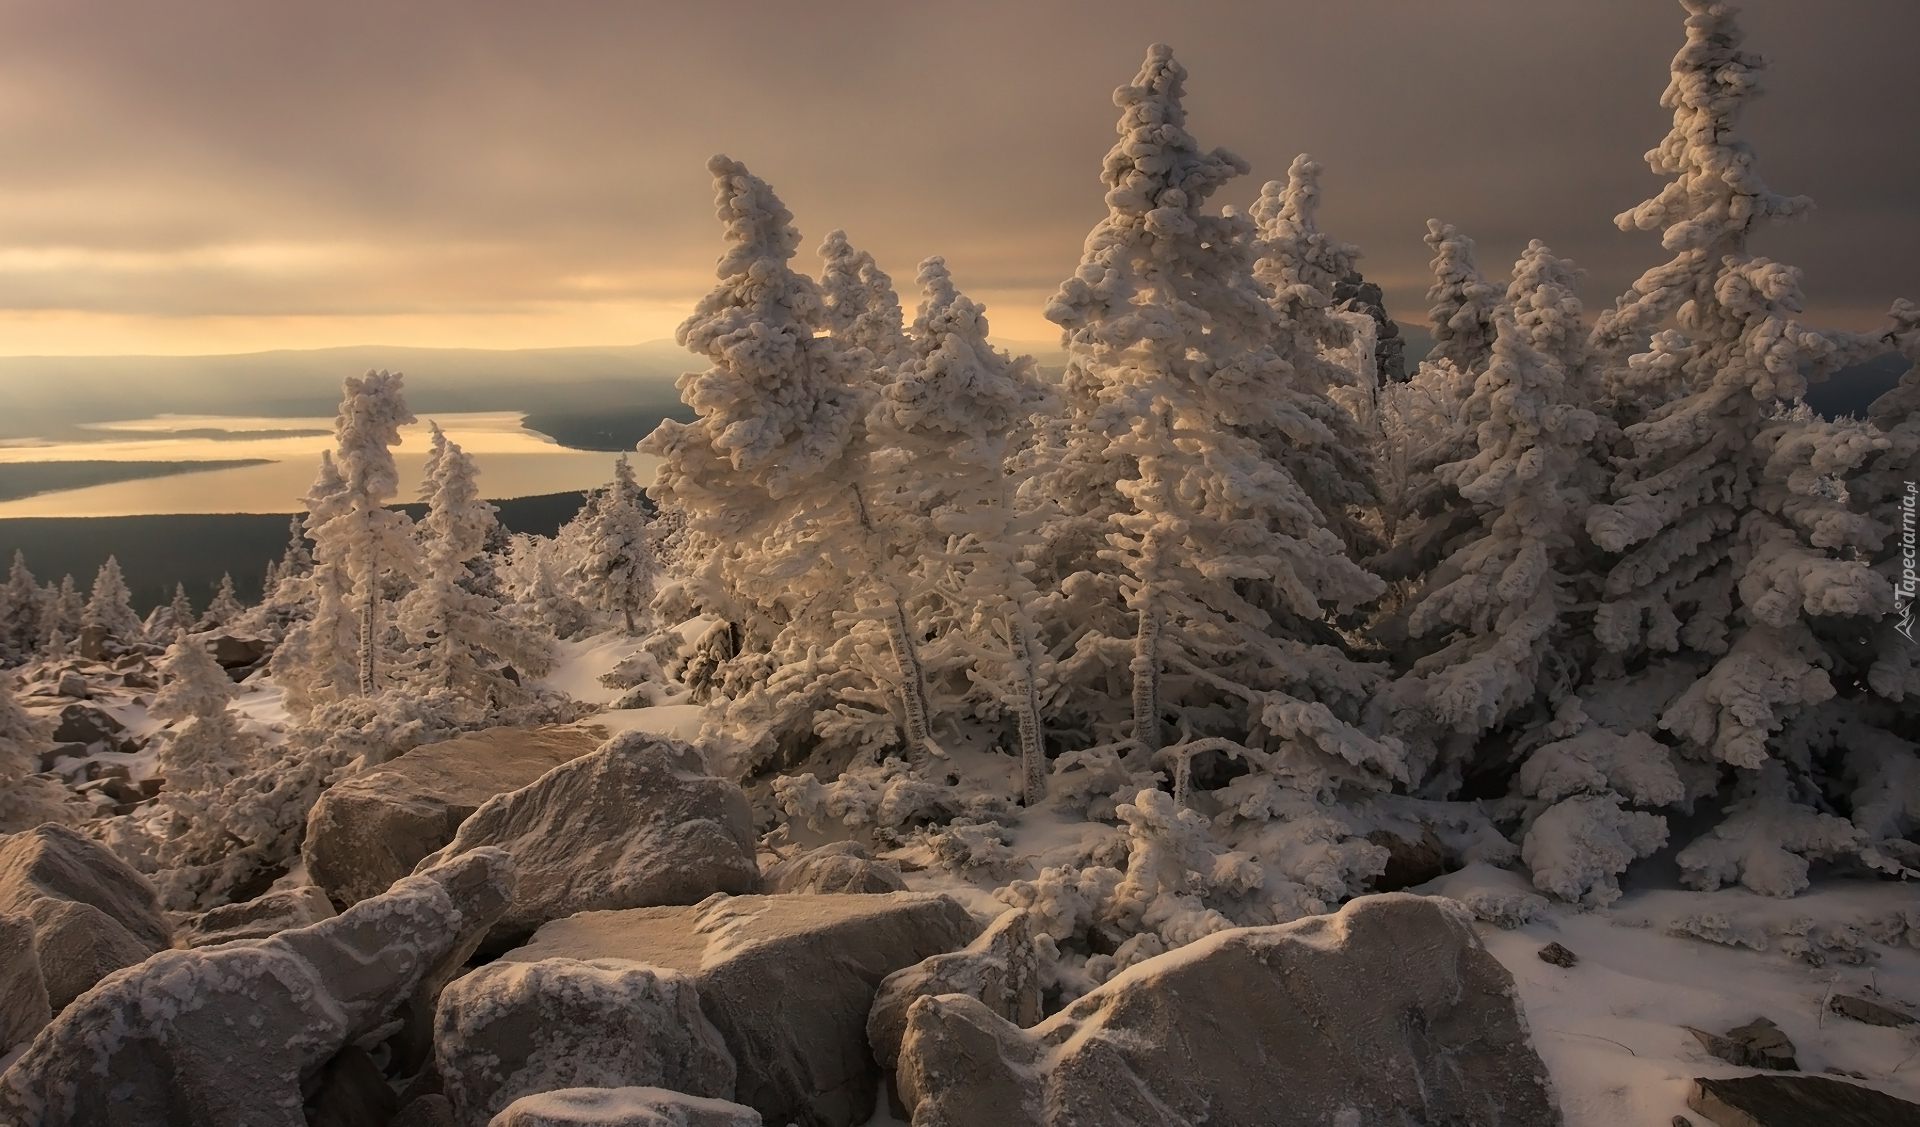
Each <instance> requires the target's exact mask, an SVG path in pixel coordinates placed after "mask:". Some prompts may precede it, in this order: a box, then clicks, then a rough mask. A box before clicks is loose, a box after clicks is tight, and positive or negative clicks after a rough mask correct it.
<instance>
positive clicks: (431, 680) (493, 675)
mask: <svg viewBox="0 0 1920 1127" xmlns="http://www.w3.org/2000/svg"><path fill="white" fill-rule="evenodd" d="M434 433H435V435H436V436H439V428H438V427H435V428H434ZM430 464H431V465H432V467H433V477H432V479H431V483H430V484H431V486H432V488H431V492H430V493H428V495H427V515H426V516H425V518H423V519H422V521H421V523H420V529H421V532H422V533H423V535H424V536H425V544H424V546H423V547H424V555H425V559H424V566H423V567H422V568H421V569H420V574H419V582H418V583H417V584H416V585H415V587H414V589H413V590H412V591H411V592H410V593H409V594H408V595H407V598H406V600H405V602H403V603H402V604H401V606H400V612H399V620H400V626H401V629H402V630H403V631H405V633H406V636H407V639H408V640H409V641H410V642H412V643H413V644H414V645H416V646H418V647H419V649H420V653H421V656H420V658H419V666H418V668H417V669H416V670H415V672H414V674H413V676H414V677H415V678H416V679H417V680H418V682H419V683H420V684H422V685H424V686H426V687H428V688H433V689H447V690H453V691H455V692H457V693H459V694H461V695H462V696H464V697H465V698H467V699H469V700H471V701H474V702H476V703H480V704H497V703H502V702H504V701H506V700H508V699H510V698H518V697H519V696H520V695H521V693H520V691H519V685H518V683H517V682H516V681H514V680H512V679H509V678H508V676H507V675H506V673H505V671H504V670H503V668H502V666H511V667H512V668H513V669H514V670H515V672H516V673H524V674H527V675H530V676H536V677H537V676H540V675H541V674H544V673H545V672H546V671H547V668H548V666H549V665H550V663H551V638H550V636H549V635H547V634H546V633H544V632H543V631H541V630H539V629H537V628H534V627H532V626H530V625H529V624H528V623H526V622H525V621H523V620H522V619H521V618H520V617H519V616H517V615H513V614H508V613H505V612H503V609H502V608H501V606H500V603H499V600H497V599H494V598H491V597H489V596H487V595H483V594H480V593H478V592H476V591H474V590H472V589H471V586H472V581H473V572H472V570H471V567H470V562H471V561H472V560H474V559H475V558H477V557H479V556H480V555H481V554H482V553H483V552H484V551H485V550H486V543H487V537H488V533H489V531H490V530H491V529H492V528H493V527H494V525H495V524H496V523H497V522H496V521H495V519H494V509H493V506H492V505H489V504H488V503H487V502H486V501H484V500H482V499H481V498H480V488H479V482H478V476H479V471H478V470H477V469H476V467H475V466H474V462H473V457H472V455H470V454H468V453H467V452H466V451H464V450H462V449H461V448H460V445H459V443H456V442H449V441H447V440H446V439H445V438H444V437H443V436H442V437H439V438H438V441H436V443H435V450H434V456H433V457H432V458H431V459H430Z"/></svg>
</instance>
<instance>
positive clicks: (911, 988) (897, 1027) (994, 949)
mask: <svg viewBox="0 0 1920 1127" xmlns="http://www.w3.org/2000/svg"><path fill="white" fill-rule="evenodd" d="M1040 959H1041V955H1040V949H1039V947H1038V946H1037V945H1035V943H1034V927H1033V919H1032V916H1031V914H1030V913H1028V912H1027V910H1026V909H1024V908H1018V909H1014V910H1013V911H1010V912H1003V913H1001V915H1000V918H999V919H997V920H995V921H993V924H992V926H990V927H988V928H987V930H986V931H984V932H982V933H981V935H980V938H978V939H976V940H974V941H973V942H972V943H970V944H968V945H967V947H966V949H964V950H961V951H954V952H951V953H949V954H945V955H935V956H933V957H932V958H930V959H926V960H924V961H922V962H920V963H917V964H915V965H913V966H910V967H907V968H906V969H905V970H897V971H894V972H893V973H892V974H890V975H888V976H887V978H886V981H884V982H882V983H881V984H880V991H879V993H878V994H876V995H875V996H874V999H873V1009H871V1010H870V1011H868V1013H867V1043H868V1044H869V1045H870V1046H872V1048H873V1059H874V1060H876V1061H878V1062H880V1067H881V1068H883V1069H887V1070H889V1071H891V1070H892V1068H893V1066H894V1062H895V1061H896V1060H897V1059H898V1057H899V1055H900V1038H901V1036H902V1035H904V1034H905V1033H906V1031H907V1011H908V1010H909V1009H910V1008H912V1006H913V1003H915V1002H916V1001H919V1000H920V999H921V998H928V997H933V996H936V995H940V994H965V995H967V996H968V997H970V998H973V999H975V1000H976V1001H979V1002H980V1003H982V1004H983V1005H985V1006H986V1007H987V1009H989V1010H991V1011H993V1012H994V1013H995V1014H998V1015H999V1016H1000V1017H1002V1018H1005V1019H1006V1020H1008V1021H1010V1022H1012V1023H1013V1024H1015V1025H1016V1026H1019V1027H1021V1028H1025V1027H1027V1026H1029V1025H1033V1024H1034V1023H1036V1022H1038V1021H1039V1020H1040V1016H1041V1008H1040V1007H1041V1001H1042V999H1041V991H1042V989H1043V988H1044V986H1045V983H1044V982H1043V981H1042V967H1041V963H1040Z"/></svg>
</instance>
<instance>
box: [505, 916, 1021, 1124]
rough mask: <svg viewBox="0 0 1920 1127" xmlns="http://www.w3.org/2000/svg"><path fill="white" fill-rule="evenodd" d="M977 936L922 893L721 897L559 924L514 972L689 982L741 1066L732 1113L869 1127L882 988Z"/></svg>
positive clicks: (966, 920) (539, 937)
mask: <svg viewBox="0 0 1920 1127" xmlns="http://www.w3.org/2000/svg"><path fill="white" fill-rule="evenodd" d="M977 931H978V925H977V924H975V923H974V921H973V918H972V917H971V916H969V915H968V914H967V912H966V910H965V909H963V908H962V907H961V906H960V905H959V904H958V903H957V902H955V901H954V900H952V899H951V898H949V897H946V896H936V895H930V894H926V893H913V892H895V893H890V894H887V895H879V896H810V895H809V896H735V897H725V896H716V897H713V898H712V899H710V900H708V901H706V902H704V903H702V904H700V905H698V906H696V907H691V908H639V909H633V910H629V911H621V912H586V913H582V914H580V915H576V916H571V917H569V918H567V919H562V920H556V921H554V922H552V923H550V924H547V925H546V926H545V927H543V928H541V929H540V931H539V932H538V933H537V934H535V936H534V938H533V941H532V942H531V943H529V944H527V945H526V946H525V947H522V948H519V949H518V950H514V951H510V952H508V953H507V954H506V955H505V956H504V958H506V959H509V960H516V961H523V962H532V961H536V960H540V959H549V958H570V959H583V960H586V959H606V958H612V959H629V960H632V961H634V962H640V963H648V964H651V965H653V966H657V967H670V968H673V969H676V970H679V971H682V972H684V973H686V974H687V975H688V976H689V977H691V978H692V979H693V981H694V984H695V986H696V987H697V988H698V990H699V996H700V1008H701V1010H702V1012H704V1013H705V1014H706V1015H707V1019H708V1020H709V1021H711V1022H713V1024H714V1027H715V1028H716V1029H718V1030H719V1031H720V1035H721V1037H722V1039H723V1040H725V1042H726V1044H727V1048H728V1050H729V1051H730V1052H731V1053H732V1054H733V1059H734V1062H735V1063H736V1064H737V1065H738V1066H739V1079H738V1081H737V1086H736V1091H735V1095H734V1098H735V1099H736V1100H738V1101H739V1102H741V1103H743V1104H746V1105H747V1106H749V1107H751V1108H753V1109H754V1110H755V1111H757V1112H759V1113H760V1114H761V1115H762V1116H764V1117H765V1118H766V1121H767V1122H768V1123H777V1124H782V1125H785V1124H787V1123H798V1124H800V1125H801V1127H828V1125H830V1127H848V1125H850V1124H856V1123H865V1122H866V1121H867V1119H868V1118H869V1117H870V1116H871V1115H872V1114H873V1098H874V1092H875V1081H876V1080H878V1079H879V1074H878V1072H877V1071H876V1070H875V1067H874V1064H873V1058H872V1054H871V1053H870V1052H869V1051H868V1048H867V1039H866V1024H867V1015H868V1012H869V1011H870V1010H871V1008H872V1005H873V998H874V994H875V992H876V991H877V990H878V989H879V986H880V983H881V982H882V981H884V980H885V979H886V977H887V976H888V975H890V974H892V973H893V972H895V971H897V970H900V969H902V968H904V967H910V966H913V965H915V964H917V963H919V962H921V961H922V960H924V959H926V958H927V957H929V956H931V955H936V954H941V953H943V952H947V951H955V950H958V949H960V948H962V947H964V946H966V944H967V943H968V942H969V941H971V940H972V939H973V938H974V937H975V934H976V933H977ZM983 1122H984V1121H983Z"/></svg>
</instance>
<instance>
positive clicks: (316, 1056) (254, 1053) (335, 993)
mask: <svg viewBox="0 0 1920 1127" xmlns="http://www.w3.org/2000/svg"><path fill="white" fill-rule="evenodd" d="M512 876H513V872H512V862H511V861H510V860H509V859H508V858H507V856H506V855H505V854H503V853H501V852H499V851H498V850H481V851H476V852H473V853H469V854H466V855H464V856H462V857H459V858H457V859H455V860H453V861H450V862H448V863H447V864H445V865H442V866H439V867H437V868H435V869H433V870H431V871H429V872H427V873H424V874H421V875H420V876H417V877H413V878H410V879H407V880H404V881H402V882H400V883H399V884H397V885H395V886H394V887H393V889H392V890H390V891H389V892H387V893H386V894H385V895H383V896H378V897H375V898H373V899H370V900H365V901H362V902H361V903H359V904H357V905H355V906H354V907H353V908H352V909H351V910H349V911H347V912H345V913H343V914H341V915H339V916H336V917H334V918H332V919H329V920H324V921H322V922H320V923H317V924H314V925H313V926H311V927H306V928H300V929H297V930H294V931H287V932H282V933H281V934H279V935H276V936H274V937H273V938H271V939H258V940H244V941H241V942H237V943H229V944H225V945H222V946H219V947H210V948H202V949H200V950H195V951H163V952H161V953H160V954H158V955H155V956H154V957H153V958H151V959H149V960H147V961H146V962H145V963H143V964H141V965H140V966H138V967H135V968H131V969H128V970H125V971H121V972H120V973H118V974H115V975H112V976H110V977H109V978H108V979H107V980H106V981H104V982H102V983H101V984H100V985H99V986H98V987H96V988H95V989H94V990H92V991H90V992H89V993H87V994H86V995H84V996H83V997H81V998H80V999H79V1000H78V1001H77V1002H75V1003H74V1004H73V1005H72V1006H70V1007H69V1008H68V1009H67V1010H66V1012H65V1013H63V1014H61V1015H60V1016H59V1017H58V1018H56V1019H55V1020H54V1022H53V1023H52V1024H51V1025H49V1026H47V1028H46V1029H44V1030H42V1031H41V1032H40V1035H39V1036H37V1037H35V1038H34V1040H33V1043H32V1044H31V1045H29V1046H28V1047H27V1049H26V1051H25V1052H24V1053H23V1054H21V1056H20V1057H19V1059H18V1060H16V1061H15V1062H14V1063H13V1065H12V1067H10V1068H8V1069H7V1071H6V1072H5V1073H4V1074H0V1122H7V1121H12V1122H20V1123H33V1124H36V1125H39V1127H68V1125H71V1127H117V1125H128V1127H131V1125H134V1124H152V1123H191V1124H194V1127H242V1125H245V1127H303V1125H304V1124H306V1123H307V1122H308V1118H307V1117H308V1116H309V1115H310V1114H318V1113H319V1112H321V1111H323V1110H325V1109H321V1108H316V1107H313V1106H309V1105H308V1103H307V1100H306V1094H308V1093H318V1092H325V1091H333V1092H334V1093H335V1095H336V1097H337V1099H336V1104H335V1108H336V1111H338V1112H339V1113H340V1114H355V1112H354V1111H353V1109H354V1108H362V1109H364V1107H365V1106H366V1104H367V1100H368V1098H369V1097H370V1096H377V1095H378V1093H377V1092H374V1091H373V1090H372V1089H371V1088H370V1087H368V1085H366V1084H365V1083H364V1081H365V1073H366V1062H363V1061H357V1060H355V1061H348V1062H345V1063H341V1064H336V1058H338V1057H340V1056H341V1054H342V1053H343V1051H345V1050H347V1049H348V1048H349V1047H352V1046H359V1047H360V1048H365V1047H366V1046H368V1045H377V1044H378V1043H379V1042H380V1041H381V1040H383V1039H384V1038H385V1037H386V1036H387V1034H388V1033H389V1032H391V1031H392V1029H393V1028H394V1021H395V1020H396V1017H397V1016H398V1015H401V1014H403V1013H404V1011H405V1010H406V1009H407V1007H409V1006H416V1007H417V1006H419V1005H420V1004H421V1001H422V998H423V996H424V995H426V994H430V993H431V992H432V991H433V990H434V989H435V988H436V984H437V983H439V982H443V981H444V980H445V978H446V977H447V976H449V975H450V974H451V973H453V971H455V970H457V969H458V968H459V967H460V966H461V964H463V963H464V962H465V961H466V959H467V958H468V957H469V956H470V955H471V954H472V952H473V948H474V946H475V944H477V943H478V941H479V939H480V936H481V935H482V934H484V932H485V931H486V928H487V926H488V925H489V924H490V923H491V922H492V920H493V919H494V918H495V917H496V916H497V915H498V914H499V912H500V910H501V909H502V908H504V907H505V906H506V902H507V898H508V896H509V895H510V893H511V890H512Z"/></svg>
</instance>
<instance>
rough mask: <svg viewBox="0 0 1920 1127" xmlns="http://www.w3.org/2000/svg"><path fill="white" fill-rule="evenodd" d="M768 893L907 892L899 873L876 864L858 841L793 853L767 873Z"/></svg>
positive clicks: (894, 869)
mask: <svg viewBox="0 0 1920 1127" xmlns="http://www.w3.org/2000/svg"><path fill="white" fill-rule="evenodd" d="M766 887H767V891H768V892H816V893H832V892H847V893H882V892H904V891H906V887H907V882H906V879H905V878H903V877H902V876H901V875H900V870H898V869H896V868H894V867H893V866H891V865H883V864H881V863H880V862H878V861H875V860H874V859H873V857H872V856H871V855H870V854H869V853H868V852H867V849H866V846H864V845H861V844H860V843H859V842H857V841H836V842H831V843H829V844H827V845H823V846H821V847H820V848H818V849H809V850H807V851H805V852H803V853H796V854H794V855H793V856H792V857H789V858H787V859H786V860H784V861H781V862H780V863H778V864H776V865H773V866H771V867H770V868H768V869H767V872H766Z"/></svg>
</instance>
